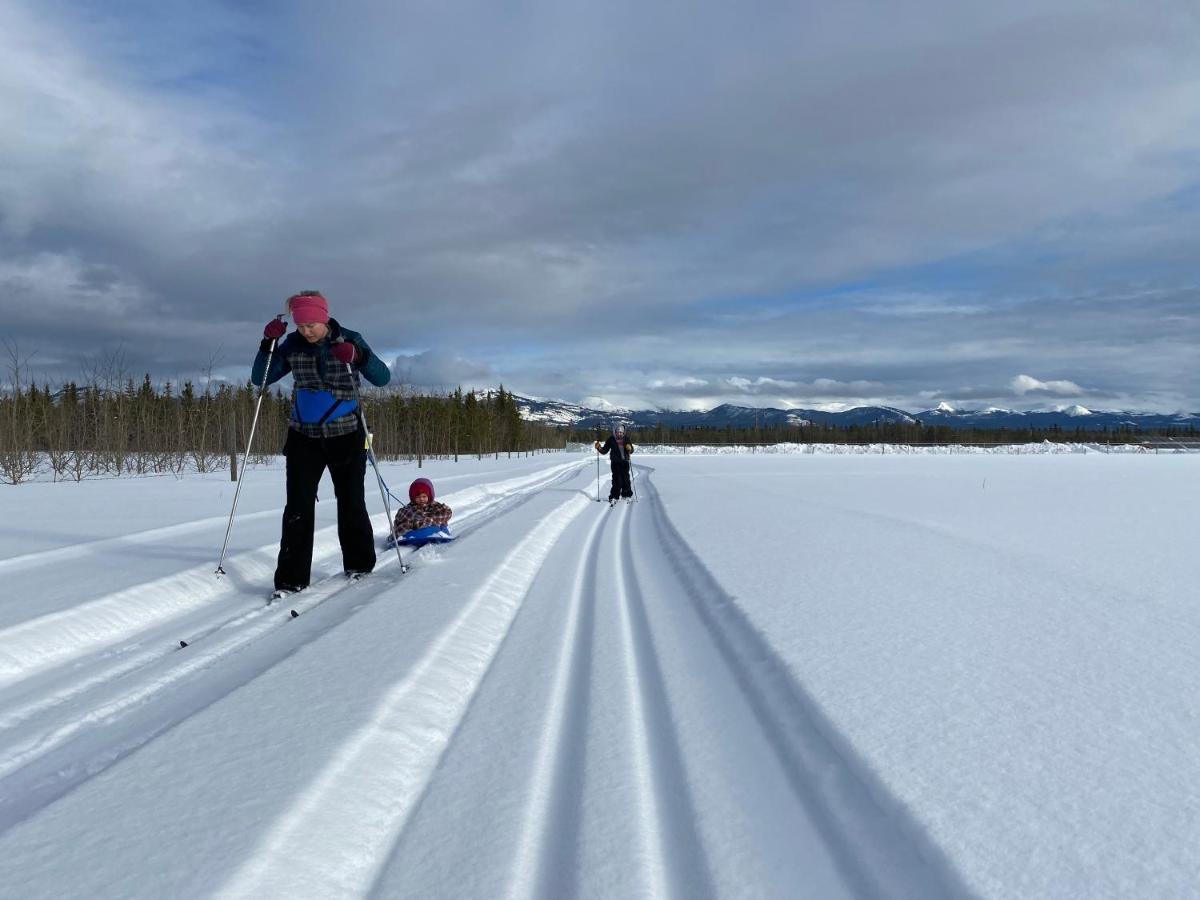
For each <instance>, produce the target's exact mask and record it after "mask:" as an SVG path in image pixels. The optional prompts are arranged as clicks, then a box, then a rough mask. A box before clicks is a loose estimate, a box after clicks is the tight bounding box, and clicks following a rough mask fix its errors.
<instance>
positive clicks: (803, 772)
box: [643, 483, 973, 898]
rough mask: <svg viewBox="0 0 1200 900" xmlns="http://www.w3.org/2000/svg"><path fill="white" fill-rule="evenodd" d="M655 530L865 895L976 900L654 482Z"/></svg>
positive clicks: (792, 777) (798, 789) (795, 783)
mask: <svg viewBox="0 0 1200 900" xmlns="http://www.w3.org/2000/svg"><path fill="white" fill-rule="evenodd" d="M643 490H644V492H645V493H646V494H647V495H648V496H649V497H651V498H653V500H654V502H653V503H651V504H650V507H651V510H652V519H653V525H654V530H655V532H656V535H657V539H658V543H659V544H660V545H661V546H662V549H663V553H664V556H666V558H667V560H668V562H669V564H670V566H671V567H672V568H673V569H674V570H675V573H676V576H677V577H678V579H679V581H680V583H681V584H682V585H683V586H684V588H685V591H686V594H687V596H688V597H689V599H690V601H691V604H692V607H693V608H694V609H695V611H696V613H697V615H698V617H699V619H700V620H701V622H702V623H703V625H704V627H705V629H706V630H707V631H708V632H709V634H710V635H711V637H712V640H713V642H714V644H715V645H716V647H717V648H718V650H719V652H720V653H721V655H722V656H723V657H724V658H725V661H726V664H727V665H728V667H729V669H730V671H731V672H732V673H733V674H734V677H735V678H736V679H737V681H738V683H739V686H740V688H741V691H742V693H743V695H744V696H745V698H746V700H747V702H748V704H749V705H750V708H751V709H752V710H753V711H754V714H755V717H756V718H757V719H758V721H759V724H760V725H761V727H762V729H763V732H764V734H765V735H766V736H767V737H768V739H769V741H770V742H771V744H772V746H773V748H774V752H775V754H776V757H777V758H778V760H779V762H780V764H781V766H782V767H783V769H784V771H785V773H786V775H787V778H788V780H789V782H790V784H791V787H792V790H793V791H794V792H795V794H796V796H797V798H798V799H799V800H800V802H802V803H803V804H805V805H806V806H807V807H808V808H809V809H811V810H813V811H814V813H815V821H816V823H817V824H818V825H819V826H821V828H822V830H823V832H824V834H825V837H826V840H827V842H828V846H829V848H830V850H831V852H832V853H833V854H834V857H835V858H836V859H837V860H838V864H839V867H840V868H841V870H842V872H843V874H844V875H845V876H846V878H847V879H848V881H849V883H850V884H851V885H852V886H853V887H854V891H855V893H856V894H859V895H863V896H872V897H875V896H878V897H922V898H942V897H945V898H956V897H969V896H973V894H972V892H971V891H970V890H969V889H968V888H967V887H966V884H965V883H964V882H963V881H962V878H961V876H960V875H959V874H958V872H957V871H956V870H955V868H954V866H953V864H952V863H951V862H950V861H949V860H948V859H947V858H946V856H945V853H944V852H943V851H942V850H941V848H939V847H938V846H937V845H936V844H934V843H933V841H932V840H930V838H929V837H928V835H927V834H926V832H925V831H924V829H923V828H922V827H921V826H920V825H919V824H918V823H917V822H916V821H914V820H913V819H912V817H911V815H910V814H909V813H908V812H907V810H906V809H904V808H903V806H902V805H901V804H900V802H899V801H898V800H896V799H895V798H894V797H893V796H892V794H891V792H890V791H889V789H888V788H887V787H886V786H885V785H884V784H882V783H881V782H880V781H879V780H878V778H877V776H876V775H875V774H874V772H873V771H872V770H871V768H870V766H869V765H867V763H866V762H865V761H863V760H862V759H861V758H860V757H859V756H858V754H857V752H856V751H855V750H854V748H853V747H852V746H851V745H850V744H849V743H848V742H847V741H846V740H845V739H844V738H842V737H841V736H840V734H839V732H838V730H837V728H836V727H835V726H834V725H833V723H831V722H830V721H829V720H828V719H827V718H826V716H825V715H824V713H823V712H822V710H821V708H820V705H819V704H818V703H817V702H816V701H815V700H814V699H813V698H812V697H811V696H809V694H808V693H807V692H806V691H805V689H804V688H803V687H802V686H801V685H800V684H799V683H797V681H796V679H795V676H794V675H793V674H792V672H791V670H790V669H789V668H788V666H787V664H786V663H785V662H784V661H783V660H782V659H780V657H779V656H778V654H777V653H776V652H775V650H774V648H772V647H771V645H770V644H769V643H768V642H767V640H766V639H765V638H764V637H763V635H762V634H761V633H760V632H759V631H758V629H757V628H755V626H754V624H753V623H752V622H751V621H750V620H749V619H748V618H747V617H746V615H745V613H743V612H742V611H741V609H740V608H739V607H738V605H737V603H736V601H735V600H734V598H733V597H731V596H730V595H729V594H727V593H726V592H725V590H724V589H723V588H722V587H721V585H720V584H719V583H718V582H717V581H716V579H715V578H714V577H713V576H712V575H711V574H710V573H709V571H708V570H707V568H705V565H704V563H703V561H701V560H700V559H699V558H698V557H697V556H696V554H695V552H694V551H693V550H692V549H691V547H690V546H689V545H688V544H687V542H686V540H685V539H684V538H683V537H682V535H680V534H679V532H678V531H677V530H676V529H675V526H674V525H673V524H672V523H671V520H670V517H669V516H668V515H667V513H666V510H665V509H664V508H663V505H662V503H661V502H660V501H659V499H658V494H657V491H656V489H655V488H654V486H653V484H652V483H648V484H645V485H644V487H643Z"/></svg>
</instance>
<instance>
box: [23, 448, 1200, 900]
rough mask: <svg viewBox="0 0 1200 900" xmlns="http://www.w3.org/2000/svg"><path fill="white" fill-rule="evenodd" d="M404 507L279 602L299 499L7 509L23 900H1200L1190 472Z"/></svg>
mask: <svg viewBox="0 0 1200 900" xmlns="http://www.w3.org/2000/svg"><path fill="white" fill-rule="evenodd" d="M384 474H385V477H387V478H388V480H389V483H390V484H391V486H392V488H393V490H395V491H396V492H397V493H399V494H403V493H404V487H405V486H406V485H407V483H408V481H409V480H410V479H411V478H413V477H415V476H416V475H417V474H422V475H426V476H429V477H431V478H433V480H434V482H435V484H437V486H438V488H439V493H440V496H441V499H445V500H446V501H447V502H448V503H449V504H450V505H451V506H453V507H454V509H455V518H454V522H453V523H452V524H453V527H454V528H455V529H456V531H457V532H458V534H459V536H460V537H459V540H458V541H457V542H456V543H454V544H451V545H449V546H445V547H441V548H437V549H433V548H427V549H426V550H422V551H420V552H418V553H417V554H415V555H413V557H412V558H411V560H410V561H411V562H412V564H413V565H412V569H411V571H409V573H408V574H405V575H403V576H400V575H399V574H398V566H397V564H396V560H395V557H394V556H388V555H386V554H384V553H381V555H380V565H379V567H378V568H377V570H376V574H375V575H373V576H372V577H370V578H368V579H366V580H364V581H361V582H359V583H356V584H353V585H348V584H346V583H345V582H344V580H343V579H342V577H341V575H340V561H339V557H338V552H337V539H336V534H335V531H336V529H335V527H334V521H335V519H334V513H335V507H334V503H333V497H332V490H331V489H330V488H329V487H328V486H327V485H326V486H325V487H323V489H322V498H323V499H322V502H321V503H320V504H319V506H318V528H319V533H318V539H317V545H316V554H317V555H316V566H315V571H314V583H313V586H312V588H310V589H309V590H308V591H306V592H304V593H302V594H300V595H297V596H296V597H295V598H293V601H292V602H291V603H289V604H287V605H286V606H285V607H283V608H280V607H279V606H274V607H268V606H266V605H264V599H265V597H266V594H267V593H268V591H269V586H270V578H271V571H272V569H273V563H274V553H275V548H276V544H277V540H278V530H279V516H280V508H281V505H282V498H283V476H282V470H281V469H280V468H278V467H264V468H260V469H254V470H251V471H250V472H248V473H247V475H246V478H245V481H244V487H243V491H242V496H241V501H240V508H239V516H238V520H237V522H236V524H235V527H234V532H233V538H232V541H231V551H230V556H229V557H228V558H227V560H226V563H225V568H226V570H227V572H228V577H226V578H222V579H218V578H216V577H215V576H214V574H213V569H214V567H215V564H216V557H217V554H218V552H219V549H220V546H221V541H222V538H223V536H224V532H225V524H226V518H227V516H228V511H229V504H230V502H231V499H232V496H233V485H231V484H230V482H229V481H228V480H227V477H228V476H227V475H225V476H220V475H216V476H189V477H187V478H184V479H182V480H176V479H174V478H140V479H135V478H120V479H112V480H106V481H90V482H89V481H85V482H83V483H80V484H72V483H68V484H47V483H32V484H26V485H21V486H18V487H0V508H2V509H3V511H4V515H3V517H2V520H0V591H2V594H0V896H4V897H21V898H32V897H88V898H98V897H114V898H115V897H120V898H125V897H148V898H161V897H185V896H186V897H190V896H206V895H214V894H216V895H221V896H229V897H289V898H294V897H342V896H347V897H349V896H360V895H364V894H373V895H375V896H386V897H391V896H398V897H421V898H428V897H453V898H475V897H478V898H493V897H501V896H510V897H531V896H536V897H548V898H563V897H571V896H584V897H605V898H608V897H681V898H699V897H706V896H720V897H820V898H827V897H842V896H846V897H850V896H889V897H892V896H894V897H906V898H913V897H920V898H926V897H937V896H953V897H957V896H969V895H980V896H985V897H1081V898H1083V897H1086V898H1094V897H1139V898H1145V897H1185V896H1193V897H1194V896H1200V888H1198V887H1197V886H1198V885H1200V839H1198V838H1197V836H1198V835H1200V702H1198V700H1200V651H1198V648H1200V603H1198V602H1197V599H1196V598H1197V586H1198V585H1200V562H1198V557H1197V555H1196V554H1195V552H1194V550H1193V545H1194V538H1195V535H1196V533H1197V531H1198V527H1197V526H1200V456H1195V455H1191V456H1189V455H1169V456H1167V455H1164V456H1154V455H1132V454H1130V455H1116V454H1113V455H1108V454H1078V453H1075V454H1065V455H1050V454H1038V455H1020V456H1018V455H994V454H963V455H935V454H920V455H897V454H889V453H882V452H881V453H879V454H877V455H873V454H861V455H834V454H816V455H807V454H805V455H795V454H792V455H784V454H766V453H759V454H720V455H717V454H711V455H671V454H646V455H645V456H643V457H642V458H641V459H640V462H639V466H638V468H637V470H636V474H637V478H636V479H635V486H636V487H637V491H638V502H637V503H634V504H630V505H621V506H619V507H617V508H616V509H612V510H610V509H609V508H608V507H607V505H606V504H601V503H597V502H595V499H594V498H595V491H596V464H595V460H594V457H593V455H590V454H589V455H583V454H575V453H570V454H568V453H558V454H547V455H542V456H537V457H533V458H523V459H513V460H507V459H499V460H494V459H487V460H483V461H475V460H470V461H464V462H461V463H459V464H457V465H456V464H454V463H450V462H433V463H430V464H428V465H427V466H426V467H425V468H424V469H422V470H421V471H420V472H419V473H418V471H417V469H416V468H415V467H414V466H412V465H399V464H397V465H392V466H385V468H384ZM601 474H602V476H603V480H604V484H603V489H604V490H605V491H606V490H607V471H606V469H605V470H602V472H601ZM368 489H369V492H368V503H369V504H371V505H372V508H373V509H378V507H379V500H378V494H377V492H376V491H375V490H374V484H373V482H371V483H369V484H368ZM376 525H377V530H378V532H379V533H380V534H382V533H383V532H384V530H385V527H386V524H385V519H384V516H383V513H382V512H381V511H380V512H379V513H378V515H377V516H376ZM292 608H294V609H296V610H297V611H298V612H300V615H299V617H298V618H294V619H293V618H292V617H291V616H290V613H289V610H290V609H292ZM181 640H186V641H188V642H189V646H187V647H186V648H181V647H180V644H179V642H180V641H181Z"/></svg>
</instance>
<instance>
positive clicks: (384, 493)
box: [338, 338, 408, 575]
mask: <svg viewBox="0 0 1200 900" xmlns="http://www.w3.org/2000/svg"><path fill="white" fill-rule="evenodd" d="M344 341H345V338H338V343H339V344H341V343H343V342H344ZM346 371H347V372H348V373H349V374H350V384H351V385H352V386H353V388H354V402H355V404H356V405H357V406H358V421H360V422H362V427H363V432H365V434H366V436H367V459H369V460H370V461H371V468H372V469H374V470H375V480H376V481H378V482H379V496H380V497H382V498H383V509H384V511H385V512H386V513H387V522H388V534H390V535H392V537H393V540H392V547H393V549H395V551H396V562H398V563H399V564H400V574H401V575H403V574H404V573H405V572H407V571H408V566H406V565H405V564H404V557H402V556H401V555H400V542H399V541H397V540H395V539H394V538H395V532H394V531H393V526H392V504H390V503H388V493H389V492H388V489H387V486H386V485H385V484H384V483H383V476H382V475H380V474H379V463H377V462H376V461H375V449H374V448H373V447H372V446H371V430H370V429H369V428H367V414H366V413H365V412H363V405H362V398H361V397H360V396H359V395H358V380H357V379H356V378H355V377H354V367H353V366H351V365H350V363H346Z"/></svg>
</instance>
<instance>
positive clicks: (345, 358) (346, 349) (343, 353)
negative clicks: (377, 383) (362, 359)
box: [329, 341, 358, 366]
mask: <svg viewBox="0 0 1200 900" xmlns="http://www.w3.org/2000/svg"><path fill="white" fill-rule="evenodd" d="M329 352H330V353H332V354H333V358H334V359H336V360H337V361H338V362H340V363H344V364H345V365H347V366H352V365H354V360H355V358H356V357H357V356H358V349H357V348H356V347H355V346H354V345H353V344H351V343H350V342H349V341H342V343H340V344H334V345H333V346H332V347H330V348H329Z"/></svg>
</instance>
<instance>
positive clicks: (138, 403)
mask: <svg viewBox="0 0 1200 900" xmlns="http://www.w3.org/2000/svg"><path fill="white" fill-rule="evenodd" d="M257 399H258V390H257V389H256V388H254V387H253V386H251V385H250V384H249V383H247V384H245V385H242V386H240V387H239V386H233V385H228V384H221V385H217V386H215V387H213V386H205V387H204V389H203V390H199V389H197V387H196V385H194V384H193V383H192V382H191V381H184V382H183V383H182V384H181V385H179V386H178V387H177V386H175V385H172V384H171V383H170V382H167V383H166V384H164V385H162V386H161V387H159V386H156V385H154V384H152V383H151V381H150V376H149V375H147V376H145V378H144V379H143V380H142V382H141V384H137V383H135V382H134V381H133V380H132V379H130V380H128V381H127V382H126V383H125V384H124V385H123V386H122V387H120V388H119V389H114V388H112V387H104V386H101V385H100V384H89V385H78V384H75V383H68V384H66V385H64V386H63V387H62V388H61V389H59V390H58V391H51V390H50V388H49V386H48V385H46V386H43V387H40V388H39V387H37V386H36V385H31V386H28V387H25V388H20V387H18V388H17V389H15V390H11V391H9V392H8V393H6V394H3V395H0V481H4V482H8V483H11V484H15V483H17V482H20V481H23V480H25V479H27V478H29V477H31V476H32V475H34V474H35V473H37V472H39V471H44V470H47V469H48V470H49V472H50V474H51V475H52V477H53V478H54V479H55V480H61V479H70V480H80V479H83V478H86V477H92V476H97V475H121V474H127V473H128V474H147V473H180V472H182V471H185V470H193V471H197V472H210V471H214V470H218V469H225V468H229V467H230V466H232V465H235V464H236V460H237V459H238V458H239V457H240V454H242V453H243V452H245V448H246V441H247V439H248V438H249V435H250V426H251V422H252V420H253V418H254V407H255V403H256V401H257ZM362 400H363V412H364V413H365V415H366V419H367V423H368V425H369V426H370V428H371V432H372V434H373V442H372V446H373V448H374V450H375V454H376V457H377V458H379V459H385V460H395V459H415V460H416V461H417V462H418V463H420V462H421V461H423V460H424V459H426V458H429V457H452V458H454V459H457V458H458V457H459V456H460V455H464V456H465V455H471V456H484V455H495V454H500V453H505V454H509V455H511V454H512V453H522V452H525V453H528V452H534V451H541V450H547V449H560V448H562V447H563V435H562V432H561V431H559V430H557V429H555V428H554V427H552V426H549V425H543V424H538V423H532V422H526V421H524V420H523V419H522V418H521V417H520V414H519V412H518V409H517V404H516V401H515V400H514V398H513V395H512V394H511V393H509V392H508V391H505V390H504V388H503V386H501V387H500V388H499V389H498V390H495V391H486V392H481V393H474V392H466V393H464V392H463V391H462V390H456V391H454V392H453V393H452V394H449V395H446V396H432V395H422V394H417V393H414V392H405V391H396V390H388V391H377V390H372V391H364V392H363V395H362ZM290 414H291V394H290V391H289V392H284V391H283V390H282V389H276V390H273V391H268V392H267V393H266V394H265V395H263V400H262V409H261V412H260V413H259V418H258V425H257V429H256V431H255V435H254V450H253V455H252V457H251V462H260V461H263V460H264V459H266V458H269V457H271V456H274V455H275V454H278V453H279V452H280V450H281V449H282V448H283V444H284V440H285V439H286V437H287V429H288V418H289V416H290Z"/></svg>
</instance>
